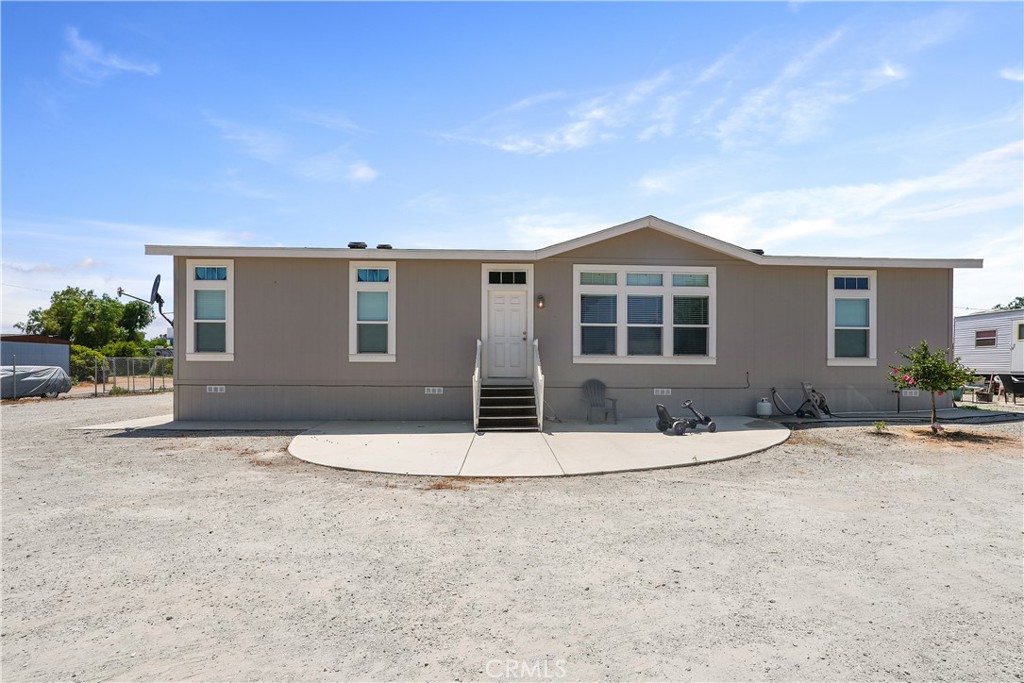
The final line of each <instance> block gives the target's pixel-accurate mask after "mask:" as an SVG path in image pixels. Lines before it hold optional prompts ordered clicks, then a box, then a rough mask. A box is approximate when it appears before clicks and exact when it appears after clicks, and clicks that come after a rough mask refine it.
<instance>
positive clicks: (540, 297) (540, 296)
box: [537, 294, 544, 308]
mask: <svg viewBox="0 0 1024 683" xmlns="http://www.w3.org/2000/svg"><path fill="white" fill-rule="evenodd" d="M537 308H544V295H543V294H538V295H537Z"/></svg>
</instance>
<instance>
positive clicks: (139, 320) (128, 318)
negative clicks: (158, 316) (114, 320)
mask: <svg viewBox="0 0 1024 683" xmlns="http://www.w3.org/2000/svg"><path fill="white" fill-rule="evenodd" d="M151 322H153V307H152V306H150V305H149V304H147V303H146V302H145V301H129V302H128V303H126V304H124V306H123V308H122V311H121V321H120V327H121V329H123V330H124V333H125V337H126V338H127V339H130V340H132V341H142V340H143V331H144V330H145V329H146V327H147V326H148V325H149V324H150V323H151Z"/></svg>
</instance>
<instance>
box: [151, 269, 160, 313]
mask: <svg viewBox="0 0 1024 683" xmlns="http://www.w3.org/2000/svg"><path fill="white" fill-rule="evenodd" d="M159 298H160V274H159V273H157V275H156V279H155V280H153V289H152V290H151V291H150V292H149V305H150V306H152V305H153V302H154V301H156V300H157V299H159ZM161 303H162V302H161Z"/></svg>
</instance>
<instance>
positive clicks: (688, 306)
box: [672, 296, 708, 325]
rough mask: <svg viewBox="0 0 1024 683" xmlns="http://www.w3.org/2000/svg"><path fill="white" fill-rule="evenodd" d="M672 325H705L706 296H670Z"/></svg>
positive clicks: (706, 312) (706, 318)
mask: <svg viewBox="0 0 1024 683" xmlns="http://www.w3.org/2000/svg"><path fill="white" fill-rule="evenodd" d="M672 324H673V325H707V324H708V297H706V296H674V297H672Z"/></svg>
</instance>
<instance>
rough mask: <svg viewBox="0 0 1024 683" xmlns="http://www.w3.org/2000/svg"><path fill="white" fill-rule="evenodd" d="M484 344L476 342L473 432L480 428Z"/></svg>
mask: <svg viewBox="0 0 1024 683" xmlns="http://www.w3.org/2000/svg"><path fill="white" fill-rule="evenodd" d="M483 347H484V344H483V342H482V341H480V340H479V339H477V340H476V365H475V366H474V367H473V431H474V432H475V431H476V430H477V429H479V428H480V359H481V355H482V354H483Z"/></svg>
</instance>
